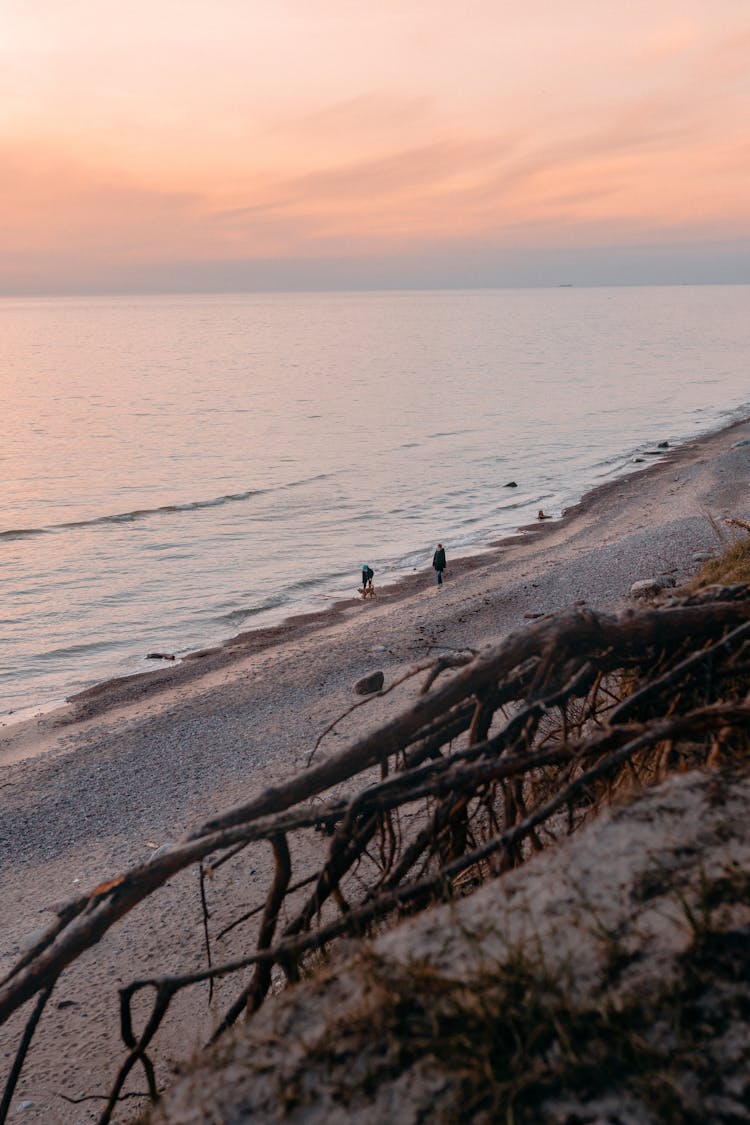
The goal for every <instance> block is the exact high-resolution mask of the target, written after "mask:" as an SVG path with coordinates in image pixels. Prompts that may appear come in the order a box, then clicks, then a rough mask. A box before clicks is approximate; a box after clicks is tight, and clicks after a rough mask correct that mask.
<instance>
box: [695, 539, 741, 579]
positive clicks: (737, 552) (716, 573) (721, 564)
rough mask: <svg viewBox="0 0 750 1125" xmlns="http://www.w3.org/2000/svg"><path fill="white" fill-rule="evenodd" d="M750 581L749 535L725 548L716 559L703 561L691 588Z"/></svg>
mask: <svg viewBox="0 0 750 1125" xmlns="http://www.w3.org/2000/svg"><path fill="white" fill-rule="evenodd" d="M740 582H750V536H749V537H748V538H747V539H742V540H740V541H739V542H738V543H735V544H733V546H731V547H729V548H727V550H726V551H725V552H724V554H723V555H721V557H720V558H718V559H710V560H709V561H708V562H706V563H704V564H703V566H702V568H701V571H700V573H699V575H698V577H697V578H696V580H695V582H694V583H693V584H692V586H691V587H690V588H691V590H700V589H702V588H703V587H704V586H713V585H716V584H720V585H724V586H731V585H736V584H737V583H740Z"/></svg>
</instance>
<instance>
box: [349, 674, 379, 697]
mask: <svg viewBox="0 0 750 1125" xmlns="http://www.w3.org/2000/svg"><path fill="white" fill-rule="evenodd" d="M384 680H385V676H384V675H383V673H382V672H371V673H370V675H369V676H363V677H362V679H361V680H357V682H356V683H355V685H354V690H355V692H356V693H357V695H371V694H372V693H373V692H374V691H380V689H381V688H382V686H383V681H384Z"/></svg>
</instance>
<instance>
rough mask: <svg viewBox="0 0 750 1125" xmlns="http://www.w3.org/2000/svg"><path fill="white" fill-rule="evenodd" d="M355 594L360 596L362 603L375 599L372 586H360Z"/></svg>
mask: <svg viewBox="0 0 750 1125" xmlns="http://www.w3.org/2000/svg"><path fill="white" fill-rule="evenodd" d="M357 593H358V594H361V596H362V601H365V600H366V599H367V598H374V597H375V587H374V586H360V587H359V589H358V591H357Z"/></svg>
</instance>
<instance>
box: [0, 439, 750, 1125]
mask: <svg viewBox="0 0 750 1125" xmlns="http://www.w3.org/2000/svg"><path fill="white" fill-rule="evenodd" d="M739 443H746V444H739ZM653 462H654V463H653V464H651V463H647V464H646V465H645V466H644V469H643V471H638V472H634V473H632V474H630V475H628V476H625V477H623V478H620V479H619V480H617V481H614V482H611V483H609V484H607V485H605V486H603V487H601V488H599V489H596V490H595V491H593V492H591V493H589V494H588V495H587V496H586V497H585V498H584V499H583V500H582V501H581V503H580V504H578V505H576V506H575V507H574V508H573V509H571V510H570V511H569V512H568V513H567V514H566V515H565V516H564V518H562V519H560V520H554V521H544V522H540V523H539V524H534V525H532V526H531V527H530V528H528V529H526V530H524V531H523V533H521V534H519V535H517V536H514V537H513V538H511V539H507V540H504V541H502V542H501V543H499V544H496V545H494V546H493V548H492V549H491V550H488V551H487V552H485V553H483V554H480V555H476V556H473V557H470V558H465V559H453V558H452V557H451V554H450V544H447V547H448V570H447V573H446V581H445V584H444V585H443V587H442V588H437V587H436V586H435V584H434V575H433V572H432V571H431V570H430V569H429V568H426V569H425V570H424V571H423V572H420V573H419V574H415V575H414V576H412V577H410V578H409V579H408V580H406V581H404V582H401V583H399V584H397V585H393V586H390V587H387V588H381V589H379V590H378V596H377V598H376V599H375V600H373V601H368V602H366V603H363V602H360V601H359V599H358V598H357V595H356V593H355V591H354V589H353V591H352V593H353V596H352V599H351V601H348V602H340V603H337V604H336V605H334V606H333V607H331V608H330V609H329V610H327V611H325V612H324V613H321V614H315V615H306V616H303V617H299V618H295V619H292V620H291V621H289V622H287V623H286V624H284V625H281V626H278V627H276V628H273V629H264V630H258V631H254V632H250V633H245V634H241V635H240V636H238V637H236V638H234V639H233V640H231V641H229V642H227V643H226V644H225V645H223V646H221V647H220V648H217V649H213V650H211V651H208V652H204V653H196V654H194V655H193V657H191V658H189V659H186V660H185V661H183V662H181V663H180V664H177V665H174V666H172V665H170V666H169V667H165V668H160V669H158V670H156V671H154V672H149V673H146V674H144V675H140V676H135V677H128V678H126V679H124V680H114V681H110V682H107V683H104V684H101V685H99V686H97V687H95V688H92V689H89V690H87V691H85V692H82V693H81V694H80V695H78V696H77V697H75V698H74V699H72V700H71V701H70V702H69V703H68V704H67V705H66V706H65V707H64V708H61V709H58V710H56V711H52V712H49V713H46V714H42V715H40V716H39V717H35V718H32V719H29V720H26V721H25V722H23V723H18V724H15V725H13V726H9V727H6V728H2V729H0V904H2V910H1V912H0V974H3V973H4V972H6V971H7V970H8V969H9V968H10V966H11V965H12V964H13V962H14V961H15V960H16V959H17V957H18V956H19V954H20V953H21V951H22V949H23V946H24V935H28V934H29V933H30V932H32V931H35V930H37V929H38V928H39V927H40V926H44V925H45V924H47V923H48V922H49V921H50V915H49V913H48V909H49V907H50V906H51V905H52V904H55V903H59V902H60V901H62V900H65V899H67V898H70V897H72V896H73V895H75V894H77V893H78V892H80V891H81V890H84V889H86V888H87V887H90V886H94V885H96V884H97V883H99V882H101V881H102V880H103V879H106V878H108V877H111V876H113V875H114V874H116V873H118V872H119V871H121V870H122V869H124V868H126V867H128V866H130V865H132V864H134V863H137V862H142V861H143V860H144V859H145V858H146V857H147V856H148V854H150V851H151V850H153V848H154V847H156V846H159V845H161V844H164V843H167V842H170V841H174V840H176V839H178V838H179V837H180V836H182V835H183V834H184V833H185V832H187V831H189V830H190V829H191V828H194V827H195V826H196V825H197V824H200V823H202V822H203V821H204V820H206V819H207V818H208V817H209V816H210V815H211V814H213V813H215V812H218V811H221V810H223V809H226V808H228V807H231V806H232V805H234V804H237V803H239V802H242V801H245V800H248V799H249V798H250V797H251V796H252V795H253V794H255V793H257V792H258V791H259V790H260V789H261V788H264V787H265V786H266V785H268V784H269V783H270V782H272V781H276V780H279V779H282V778H284V777H288V776H289V775H290V774H291V773H293V772H294V771H295V770H298V769H301V768H304V765H305V762H306V759H307V755H308V752H309V751H310V749H311V747H312V745H313V744H314V742H315V739H316V737H317V736H318V734H319V733H320V732H321V731H323V730H324V729H325V728H326V727H327V725H328V724H329V723H330V722H331V721H332V720H333V719H335V718H336V717H337V716H339V715H341V714H342V713H343V712H344V711H345V710H346V709H347V708H348V707H349V706H350V704H351V703H352V701H353V699H354V698H356V697H354V696H353V694H352V684H353V682H354V681H355V680H356V679H358V678H359V677H360V676H362V675H364V674H365V673H367V672H370V671H373V670H375V669H378V668H380V669H382V670H383V671H384V673H385V677H386V684H388V682H390V681H391V680H393V679H394V678H395V677H396V676H397V675H398V674H399V673H401V672H403V671H404V670H406V669H407V668H408V667H410V666H411V665H413V664H414V663H416V662H417V661H420V660H423V659H425V658H426V657H428V656H430V655H435V656H437V655H440V654H441V653H442V652H445V651H450V650H452V649H461V648H465V647H471V648H474V649H477V648H480V647H482V645H484V644H487V643H490V642H494V641H496V640H498V639H499V638H500V637H502V636H503V635H506V634H507V633H508V632H510V631H512V630H515V629H519V628H520V629H522V628H524V626H525V624H527V623H528V621H529V619H530V618H531V616H532V615H534V616H537V615H540V614H544V613H550V612H554V611H556V610H559V609H562V608H564V607H565V606H569V605H571V604H573V603H581V602H586V603H587V604H589V605H591V606H593V607H595V608H597V609H616V608H620V607H622V606H623V605H624V604H626V603H627V601H628V592H629V589H630V586H631V584H632V583H633V582H635V581H637V580H639V579H642V578H651V577H653V576H655V575H658V574H667V575H670V576H671V577H673V578H674V579H675V581H676V582H677V583H678V584H680V583H683V582H685V581H688V580H689V579H690V578H691V577H692V576H693V575H694V574H695V573H696V572H697V570H698V569H699V565H700V562H699V559H698V556H699V555H706V554H716V553H718V552H719V551H720V550H721V548H722V543H721V540H720V536H719V534H718V533H717V528H721V526H722V525H721V520H722V518H723V517H725V516H739V517H741V518H743V519H748V518H749V517H750V488H749V485H750V420H748V421H745V422H742V423H737V424H735V425H734V426H732V427H729V428H728V429H725V430H723V431H721V432H719V433H717V434H713V435H710V436H708V437H705V438H701V439H698V440H696V441H694V442H691V443H689V444H686V445H683V446H681V447H679V448H677V449H675V450H668V451H666V452H665V453H664V454H663V455H662V456H659V457H658V458H656V457H655V458H653ZM723 533H724V534H725V536H726V541H727V542H729V541H731V537H732V533H731V532H730V531H729V530H728V529H724V532H723ZM353 587H354V582H353ZM416 690H417V688H416V685H414V684H412V685H405V687H404V688H403V689H399V691H398V692H396V693H393V695H391V696H388V697H385V698H384V699H378V700H373V701H372V703H371V704H368V705H367V706H365V707H362V708H360V709H359V710H358V711H356V712H354V714H353V715H352V716H350V717H349V718H348V719H347V720H346V722H345V723H344V724H343V725H342V726H341V728H340V729H339V730H337V731H336V732H334V733H333V734H331V735H329V736H328V737H327V738H326V740H325V741H324V742H323V745H322V747H321V750H320V751H319V753H320V754H325V753H331V752H335V751H336V750H337V749H339V748H340V747H342V746H344V745H345V744H346V742H347V741H348V740H349V739H350V738H351V737H353V736H354V735H355V734H358V733H361V732H364V731H365V730H367V729H370V728H371V727H373V726H375V725H377V724H379V723H380V722H381V721H383V720H384V719H385V718H387V717H389V716H390V715H392V714H393V713H394V712H395V711H397V710H400V709H401V708H403V707H404V706H406V705H408V702H409V700H410V698H411V697H412V696H413V693H414V692H415V691H416ZM266 872H267V857H266V856H265V853H263V854H262V855H260V856H258V857H257V858H254V859H253V864H252V865H251V868H250V870H249V873H248V881H249V887H250V892H251V893H252V892H254V893H255V894H256V896H258V897H260V898H262V896H263V894H264V891H265V883H264V880H265V876H266ZM196 894H197V890H196V887H195V885H194V880H193V881H191V880H189V879H188V878H187V873H186V875H185V877H184V878H183V877H182V876H181V877H180V878H179V879H176V880H175V881H174V884H173V885H171V886H169V887H167V888H165V889H164V892H163V893H162V894H160V896H158V897H159V902H158V903H155V904H149V905H148V908H146V907H147V904H143V905H142V906H141V907H139V908H138V909H137V910H136V911H134V912H133V914H132V915H130V916H129V917H128V918H126V919H124V920H123V922H122V923H120V924H119V926H117V927H115V929H114V930H113V931H112V932H111V933H110V934H108V935H107V937H106V938H105V940H104V941H103V942H102V943H101V944H100V946H99V947H97V949H96V950H94V951H92V952H91V953H90V954H87V956H86V957H85V958H83V959H82V961H83V962H85V964H81V965H78V966H74V967H73V969H71V971H70V972H69V973H68V974H66V975H65V977H64V978H63V980H62V981H61V982H60V985H59V986H58V991H59V995H57V1001H56V1002H57V1004H60V1003H63V1005H64V1007H63V1008H57V1007H54V1006H53V1010H52V1011H51V1012H50V1013H48V1014H47V1015H45V1018H44V1020H43V1021H42V1025H41V1027H40V1031H39V1033H38V1043H37V1045H36V1047H35V1050H34V1052H33V1054H32V1055H31V1057H30V1059H29V1061H28V1063H27V1067H26V1069H25V1071H24V1075H23V1076H22V1080H21V1084H20V1086H19V1089H18V1092H17V1094H16V1097H15V1098H14V1104H15V1105H18V1104H20V1102H22V1101H31V1102H32V1103H33V1104H32V1105H31V1106H28V1107H27V1108H26V1110H25V1111H24V1120H26V1121H44V1122H58V1121H60V1122H79V1121H80V1122H84V1121H89V1120H96V1115H97V1113H98V1112H99V1111H100V1107H98V1106H96V1104H94V1103H81V1104H78V1105H76V1106H74V1107H73V1106H71V1104H70V1103H68V1102H66V1101H64V1100H63V1097H62V1095H63V1094H66V1095H67V1096H69V1097H71V1096H76V1095H77V1094H80V1093H83V1092H86V1093H91V1092H101V1091H102V1090H103V1089H104V1088H106V1086H107V1084H108V1080H109V1079H111V1077H112V1068H111V1065H109V1066H107V1063H108V1059H109V1053H110V1049H111V1041H109V1045H108V1040H107V1036H109V1035H114V1036H115V1039H116V1036H117V1029H116V1010H115V1008H114V1000H113V998H116V989H117V986H118V984H119V983H120V982H122V981H123V980H128V979H131V978H132V977H133V976H136V975H139V974H142V973H146V972H153V971H156V970H157V969H158V971H174V970H175V969H177V968H180V969H185V968H187V967H198V966H199V965H201V964H202V957H203V948H202V934H201V929H200V924H199V923H200V911H199V908H198V905H197V900H196ZM194 1015H195V1013H194V1011H193V1009H191V1008H189V1006H188V1007H187V1008H184V1009H182V1010H180V1011H178V1012H176V1013H175V1021H174V1022H173V1024H172V1030H171V1032H169V1031H168V1033H167V1039H166V1046H165V1047H164V1059H165V1060H166V1061H169V1060H170V1059H176V1058H177V1057H179V1056H180V1055H184V1054H185V1053H186V1051H189V1049H190V1047H191V1046H192V1044H193V1042H198V1041H199V1040H200V1039H201V1037H202V1033H201V1032H200V1031H199V1030H197V1028H196V1026H195V1025H194V1023H193V1020H194ZM19 1026H20V1023H19V1021H18V1020H17V1019H14V1020H13V1021H11V1023H10V1024H9V1025H8V1026H7V1027H6V1028H4V1029H0V1057H4V1061H5V1062H6V1064H8V1065H9V1060H8V1058H7V1055H6V1052H8V1051H10V1050H11V1049H12V1047H13V1044H14V1036H17V1034H18V1031H19ZM170 1035H171V1039H170ZM4 1070H5V1067H3V1071H4ZM142 1081H143V1080H142V1079H139V1083H136V1086H138V1085H139V1084H140V1086H142Z"/></svg>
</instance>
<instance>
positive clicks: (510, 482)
mask: <svg viewBox="0 0 750 1125" xmlns="http://www.w3.org/2000/svg"><path fill="white" fill-rule="evenodd" d="M503 488H518V485H517V484H516V482H515V481H514V480H509V481H508V483H507V484H504V485H503Z"/></svg>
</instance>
